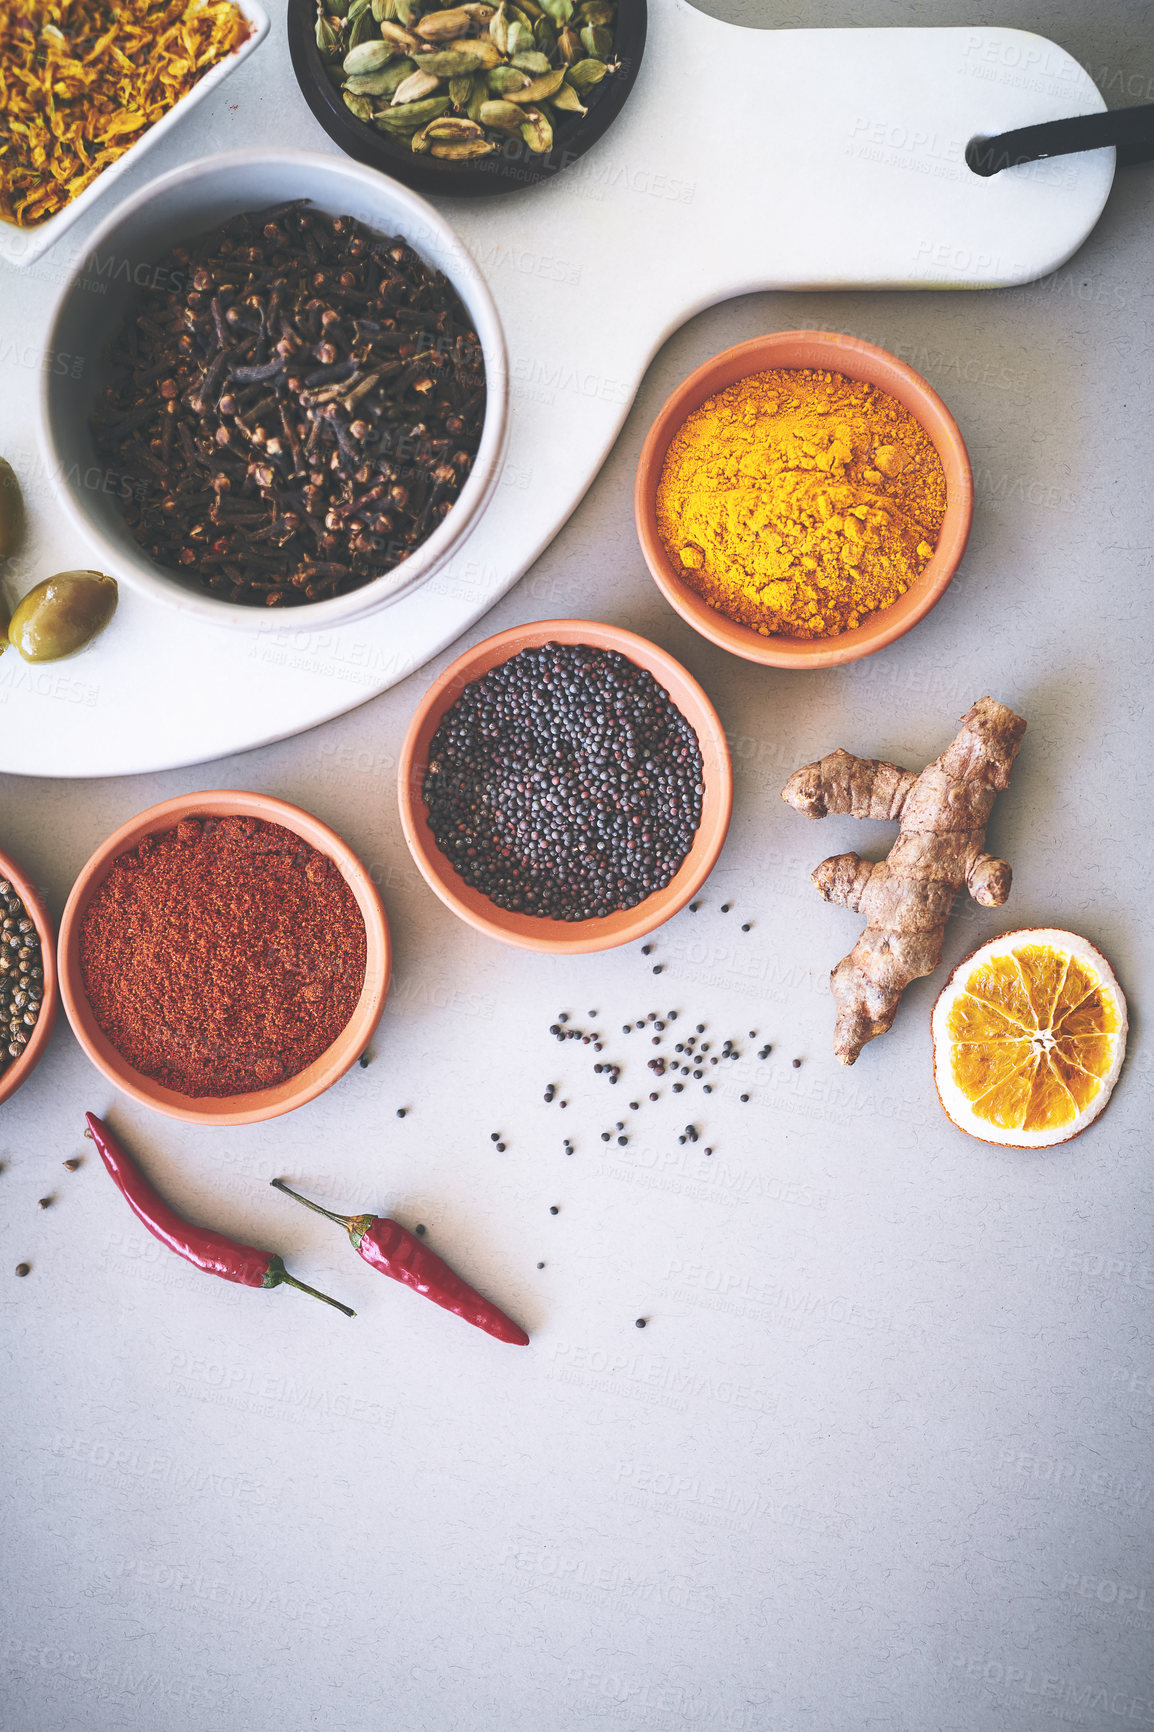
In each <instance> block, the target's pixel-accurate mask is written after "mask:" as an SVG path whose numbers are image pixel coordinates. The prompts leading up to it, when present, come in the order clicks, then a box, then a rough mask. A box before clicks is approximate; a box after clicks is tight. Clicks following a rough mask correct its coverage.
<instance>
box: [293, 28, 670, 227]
mask: <svg viewBox="0 0 1154 1732" xmlns="http://www.w3.org/2000/svg"><path fill="white" fill-rule="evenodd" d="M316 17H317V9H316V0H289V12H288V37H289V52H290V54H291V55H292V63H293V71H294V72H295V73H296V77H297V83H298V84H299V85H300V87H301V90H302V91H303V92H304V98H305V101H306V102H307V103H308V105H309V107H310V108H311V109H312V111H313V113H314V114H315V115H316V117H317V119H318V120H319V121H320V123H321V125H322V126H323V127H324V129H325V131H326V132H327V133H328V135H329V137H330V138H331V139H332V140H333V142H334V143H335V144H339V145H340V147H341V149H342V150H343V151H344V152H345V154H346V155H347V156H351V157H353V158H354V159H355V160H356V161H357V162H364V163H367V164H368V165H369V167H370V168H379V169H380V170H381V172H382V173H383V174H388V175H392V177H393V179H394V180H399V181H403V182H404V184H405V185H406V186H411V187H412V188H413V190H414V191H415V192H421V193H443V194H445V195H446V196H449V197H452V198H493V197H494V196H495V195H496V194H498V193H505V192H517V191H519V189H520V188H522V187H526V186H536V185H537V183H538V181H543V180H551V179H552V178H553V176H554V175H556V174H559V173H560V172H561V170H562V169H565V168H568V167H569V165H570V163H573V162H576V161H577V159H578V157H581V156H584V154H585V152H586V151H587V150H588V149H589V148H590V146H591V145H594V144H596V143H597V140H598V139H599V138H600V137H601V136H602V134H603V133H605V132H606V131H607V130H608V129H609V127H611V126H612V124H613V122H614V121H615V120H616V118H617V116H618V115H619V114H620V113H621V110H622V108H624V106H625V103H626V100H627V99H628V96H629V92H630V91H631V90H632V88H633V82H634V80H635V79H636V77H637V73H638V71H639V69H640V66H641V56H642V54H643V53H644V51H645V23H646V14H645V0H618V11H617V19H616V25H615V29H616V39H615V42H614V54H615V57H616V59H618V60H619V61H620V62H621V69H620V71H618V72H614V73H613V74H612V76H611V77H609V78H605V79H602V81H601V83H600V84H598V85H596V86H595V87H594V89H593V90H592V91H590V93H589V97H588V108H589V112H588V114H573V115H567V116H566V117H565V120H564V122H563V124H561V125H559V126H557V128H556V130H555V132H554V138H553V149H552V150H551V151H550V152H549V154H548V156H537V155H536V154H535V153H534V152H533V151H531V150H529V149H528V147H527V146H526V145H523V144H522V143H521V142H520V141H519V140H518V141H516V143H510V144H508V145H506V146H504V147H503V148H502V150H501V151H500V152H499V153H498V154H497V155H496V156H485V157H481V158H480V159H479V160H478V161H477V162H471V163H465V164H462V163H458V162H442V161H440V160H439V159H438V158H436V157H432V156H416V155H414V153H413V152H412V151H411V150H409V149H408V147H407V146H405V145H401V144H395V143H393V141H392V140H391V139H390V138H388V137H386V136H385V134H384V133H380V132H377V131H376V130H375V128H373V127H371V126H368V125H367V124H366V123H365V122H364V121H361V120H357V119H356V118H355V116H353V115H352V114H350V113H349V111H348V109H347V108H346V107H345V105H344V102H343V101H342V99H341V93H340V91H339V90H338V89H337V88H336V86H335V85H334V84H332V83H330V81H329V77H328V73H327V72H326V71H325V67H324V62H323V61H322V60H321V57H320V52H319V50H318V48H317V40H316Z"/></svg>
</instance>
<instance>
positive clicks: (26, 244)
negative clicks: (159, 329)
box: [0, 0, 268, 265]
mask: <svg viewBox="0 0 1154 1732" xmlns="http://www.w3.org/2000/svg"><path fill="white" fill-rule="evenodd" d="M234 3H235V5H236V8H237V10H238V11H239V12H241V13H242V14H243V15H244V17H245V19H246V20H247V21H248V26H249V32H248V35H247V36H246V38H245V40H244V41H243V42H242V43H241V45H240V47H239V48H234V49H233V51H232V53H231V54H226V55H225V57H224V59H223V60H218V61H217V63H216V65H215V66H210V67H209V69H208V71H207V72H206V73H205V75H204V77H203V78H202V79H201V80H200V82H199V83H198V84H194V85H193V87H192V89H191V90H190V91H189V92H188V94H187V96H182V97H181V99H180V101H179V102H174V103H173V105H172V107H171V108H170V109H169V111H168V113H167V114H164V115H162V116H161V118H160V119H159V120H158V121H157V122H156V125H155V126H150V127H149V128H148V130H147V131H146V132H142V133H141V135H140V137H139V138H138V139H137V141H136V143H135V144H132V145H129V147H128V149H127V150H126V151H125V152H124V155H123V156H118V157H117V159H116V161H115V162H113V163H110V164H109V166H108V167H107V168H105V169H102V170H101V172H100V173H99V174H98V175H97V177H96V179H95V180H94V181H93V182H92V184H91V186H86V187H85V189H84V191H83V192H82V193H81V194H80V196H79V197H78V198H74V199H72V200H71V202H70V203H69V204H66V205H65V206H64V209H63V210H59V211H57V213H56V215H55V216H53V217H49V219H48V221H47V222H46V223H38V224H37V225H36V227H35V228H32V229H22V228H18V227H17V225H16V224H15V223H10V222H5V221H4V219H3V217H0V259H5V260H6V261H7V263H8V264H10V265H30V264H32V263H33V261H34V260H36V259H38V258H40V256H41V255H42V254H43V253H46V252H47V251H48V249H49V247H52V246H55V245H56V242H57V241H58V240H59V239H60V237H61V235H62V234H63V233H64V231H65V229H70V228H71V227H72V225H73V223H74V222H76V221H77V219H78V218H79V217H82V216H83V215H84V213H85V211H87V210H88V209H89V208H90V207H91V206H92V205H94V204H95V203H96V200H97V199H98V198H99V197H100V196H101V194H102V193H105V192H107V191H108V188H109V187H110V186H112V185H113V183H114V182H115V181H116V180H118V179H119V177H120V176H121V175H122V174H123V173H124V172H125V170H126V169H129V168H132V167H133V166H134V165H135V164H136V163H137V162H139V160H140V158H141V157H142V156H143V155H144V152H145V151H146V150H151V148H152V146H153V145H154V144H157V143H159V141H160V140H161V139H162V138H163V137H164V135H165V133H166V132H170V131H171V130H172V128H173V127H174V126H179V125H180V123H181V121H182V119H183V118H184V116H185V115H186V114H188V113H190V112H191V110H192V109H194V108H195V107H196V105H197V103H198V102H203V101H204V99H205V97H206V96H211V95H212V92H213V91H214V90H215V89H216V87H217V85H218V84H220V83H221V81H222V80H223V79H225V78H227V77H228V75H229V73H230V72H235V71H236V69H237V67H238V66H239V65H240V64H241V61H242V60H247V59H248V57H249V55H250V54H252V53H253V51H254V50H255V49H257V48H259V47H260V45H261V43H262V42H263V41H264V39H265V37H266V36H267V35H268V13H267V12H266V11H265V9H264V7H263V6H260V5H258V4H257V0H234ZM85 257H86V258H90V257H91V255H90V254H89V253H85Z"/></svg>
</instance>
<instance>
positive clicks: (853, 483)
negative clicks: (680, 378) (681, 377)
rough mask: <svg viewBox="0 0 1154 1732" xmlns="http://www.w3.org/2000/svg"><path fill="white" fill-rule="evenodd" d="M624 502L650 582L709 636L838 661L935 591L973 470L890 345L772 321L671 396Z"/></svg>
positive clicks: (722, 642)
mask: <svg viewBox="0 0 1154 1732" xmlns="http://www.w3.org/2000/svg"><path fill="white" fill-rule="evenodd" d="M635 512H636V520H637V531H638V535H639V537H640V541H641V546H642V550H643V552H644V554H645V559H646V563H647V564H648V566H649V569H650V572H651V573H652V575H653V579H654V582H655V583H656V584H657V587H658V588H659V589H660V590H661V592H662V594H663V595H664V596H665V598H666V600H667V601H668V602H669V603H670V605H671V606H672V607H673V608H674V609H675V610H676V611H677V612H678V613H679V614H680V615H681V617H682V618H683V619H684V620H686V621H687V623H688V624H689V625H691V626H693V627H694V629H695V630H696V631H698V632H700V633H701V635H702V636H703V637H705V638H708V639H709V640H710V642H712V643H715V644H718V645H719V646H720V647H721V648H723V649H728V650H730V651H731V652H732V653H733V654H735V655H739V656H742V657H744V658H745V660H747V661H755V662H761V663H762V664H763V665H765V666H768V667H786V668H820V667H836V666H839V665H841V664H842V663H845V662H849V661H856V660H857V659H859V658H860V657H861V656H867V655H872V654H873V653H874V651H875V650H879V649H882V648H884V647H885V646H886V645H887V644H890V643H893V642H895V641H896V640H897V639H898V638H899V637H902V636H903V635H904V634H905V633H906V632H907V631H909V630H910V629H911V627H913V626H915V625H916V624H917V623H918V621H919V620H921V619H924V618H925V616H926V614H927V613H929V611H930V609H931V608H932V607H934V606H935V605H936V603H937V602H938V601H939V600H940V598H941V596H942V595H943V594H944V593H945V590H946V588H947V587H948V585H949V583H950V581H951V579H952V578H953V576H954V573H955V572H956V571H957V569H958V565H959V564H960V562H961V558H962V554H963V552H964V550H965V545H966V540H967V538H968V535H969V530H970V521H971V517H972V513H973V477H972V473H971V469H970V461H969V457H968V454H967V452H966V447H965V443H964V441H963V439H962V436H961V433H960V431H959V430H958V426H957V423H956V422H955V420H954V418H953V416H952V415H951V414H950V412H949V410H948V409H947V407H946V405H945V404H944V403H943V402H942V400H941V398H940V397H939V396H938V395H937V394H936V392H934V391H933V390H932V389H931V387H930V386H929V385H928V384H927V383H926V381H925V380H924V379H923V378H921V376H920V375H919V374H917V373H915V372H914V371H913V369H912V368H911V367H908V366H907V365H906V364H905V363H904V362H903V361H900V360H898V358H897V357H896V356H895V355H891V354H889V353H888V352H887V351H886V350H884V349H880V348H878V347H876V345H874V344H873V343H867V342H864V341H862V340H861V339H860V338H857V337H851V336H845V335H841V334H839V333H837V332H830V331H777V332H772V333H770V334H769V335H767V336H764V337H756V338H754V339H753V340H752V341H750V342H747V343H740V344H738V345H736V346H735V347H734V348H731V349H726V350H725V351H723V353H721V354H720V355H715V356H714V357H713V358H712V360H710V361H707V362H706V363H705V364H704V365H703V366H701V367H699V368H698V369H697V371H696V372H695V373H692V374H691V375H690V376H689V378H688V379H686V380H685V381H684V382H683V383H682V384H681V385H680V386H679V387H678V389H677V390H676V391H675V392H674V393H673V395H672V396H671V397H670V398H669V400H668V402H667V403H666V404H665V406H664V408H663V409H662V410H661V413H660V414H659V415H658V417H657V419H656V421H655V422H654V424H653V426H652V428H651V429H650V432H649V435H648V438H647V439H646V441H645V445H644V448H643V450H642V453H641V459H640V462H639V464H638V469H637V482H636V490H635Z"/></svg>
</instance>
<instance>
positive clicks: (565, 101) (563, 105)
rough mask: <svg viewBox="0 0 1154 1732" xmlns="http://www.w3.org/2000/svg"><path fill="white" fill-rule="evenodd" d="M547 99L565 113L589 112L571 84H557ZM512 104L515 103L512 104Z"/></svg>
mask: <svg viewBox="0 0 1154 1732" xmlns="http://www.w3.org/2000/svg"><path fill="white" fill-rule="evenodd" d="M549 100H550V101H551V102H552V104H553V107H554V108H560V109H562V110H563V111H564V113H566V114H588V112H589V110H588V109H587V108H586V106H585V104H584V103H583V102H582V100H581V98H580V97H579V96H578V94H577V92H576V91H575V90H574V88H573V86H572V85H571V84H567V83H566V84H560V85H558V87H557V89H556V90H555V91H554V92H553V95H552V96H551V97H550V99H549ZM514 106H516V105H515V104H514Z"/></svg>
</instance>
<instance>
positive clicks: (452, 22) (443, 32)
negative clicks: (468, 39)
mask: <svg viewBox="0 0 1154 1732" xmlns="http://www.w3.org/2000/svg"><path fill="white" fill-rule="evenodd" d="M472 22H473V21H472V19H471V18H470V17H469V14H468V13H467V12H465V11H463V10H462V9H461V7H460V6H450V7H448V8H447V9H446V10H445V11H443V12H426V14H425V16H424V17H423V18H422V19H420V20H419V22H418V23H417V24H416V25H414V29H415V30H416V32H417V35H418V36H419V37H421V39H422V41H424V42H454V41H456V39H457V37H458V36H464V35H466V33H467V32H468V30H469V28H470V27H471V25H472Z"/></svg>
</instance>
